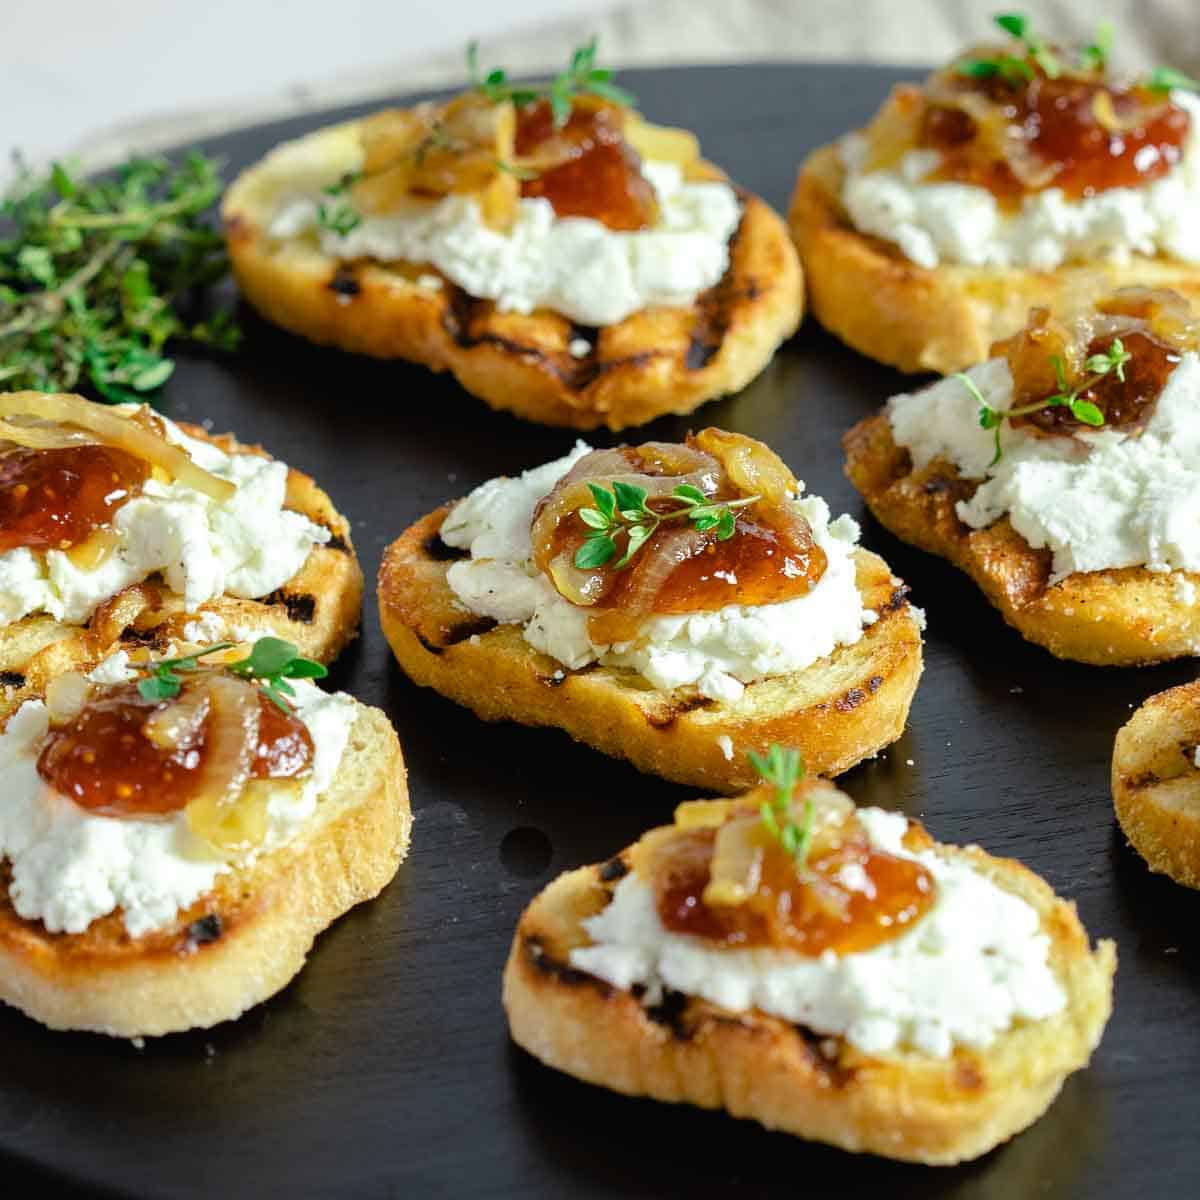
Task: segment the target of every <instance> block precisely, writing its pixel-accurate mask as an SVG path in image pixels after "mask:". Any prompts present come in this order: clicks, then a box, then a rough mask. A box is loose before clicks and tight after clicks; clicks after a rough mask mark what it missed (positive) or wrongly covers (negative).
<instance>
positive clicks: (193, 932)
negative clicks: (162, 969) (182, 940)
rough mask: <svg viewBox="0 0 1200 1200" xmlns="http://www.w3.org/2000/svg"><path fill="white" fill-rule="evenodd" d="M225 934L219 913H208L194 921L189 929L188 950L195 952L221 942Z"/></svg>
mask: <svg viewBox="0 0 1200 1200" xmlns="http://www.w3.org/2000/svg"><path fill="white" fill-rule="evenodd" d="M224 932H225V926H224V924H223V922H222V921H221V918H220V915H219V914H217V913H206V914H205V915H204V916H202V917H200V918H199V919H198V920H195V921H193V922H192V923H191V924H190V925H189V926H188V929H187V949H188V950H189V951H191V950H195V949H197V948H198V947H200V946H211V945H212V943H213V942H217V941H220V939H221V935H222V934H223V933H224Z"/></svg>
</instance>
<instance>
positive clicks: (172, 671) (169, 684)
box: [138, 637, 329, 713]
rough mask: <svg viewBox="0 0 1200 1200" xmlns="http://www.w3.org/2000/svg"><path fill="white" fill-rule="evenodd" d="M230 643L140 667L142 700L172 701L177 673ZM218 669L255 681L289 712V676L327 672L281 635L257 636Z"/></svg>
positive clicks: (317, 675) (188, 670)
mask: <svg viewBox="0 0 1200 1200" xmlns="http://www.w3.org/2000/svg"><path fill="white" fill-rule="evenodd" d="M234 644H235V643H233V642H220V643H219V644H217V645H215V646H209V647H208V648H207V649H205V650H197V651H196V653H195V654H185V655H183V656H181V657H180V658H164V659H162V660H161V661H159V662H156V663H149V664H147V665H146V667H145V668H143V669H144V670H145V671H146V672H147V673H146V675H145V677H144V678H142V679H140V680H139V681H138V692H139V693H140V695H141V696H142V698H143V699H145V700H174V699H175V697H176V696H178V695H179V690H180V688H181V687H182V686H183V680H182V679H181V678H180V674H181V673H182V674H189V673H191V672H194V671H198V670H199V669H200V660H201V659H202V658H207V657H208V656H209V655H210V654H219V653H221V652H222V651H224V650H232V649H233V647H234ZM222 669H223V670H225V671H229V672H230V673H231V674H233V675H240V676H241V677H242V678H243V679H251V680H254V681H255V682H257V684H258V686H259V687H260V688H261V689H262V692H263V694H264V695H265V696H266V697H267V699H268V700H270V701H271V703H272V704H274V705H275V707H276V708H278V709H280V710H281V711H282V712H285V713H290V712H291V711H292V705H291V702H290V697H292V696H294V695H295V694H296V692H295V689H294V688H293V687H292V685H291V684H290V683H288V680H289V679H323V678H324V677H325V676H326V675H328V674H329V672H328V671H327V670H326V669H325V667H323V666H322V665H321V664H320V663H319V662H314V661H313V660H312V659H311V658H304V657H302V656H301V654H300V651H299V650H298V649H297V648H296V647H295V646H293V645H292V643H291V642H285V641H284V640H283V639H282V638H277V637H264V638H259V640H258V641H257V642H255V643H254V645H253V646H252V647H251V650H250V653H249V654H248V655H247V656H246V657H245V658H239V659H238V660H237V661H236V662H231V663H224V664H223V665H222Z"/></svg>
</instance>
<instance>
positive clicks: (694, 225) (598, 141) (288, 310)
mask: <svg viewBox="0 0 1200 1200" xmlns="http://www.w3.org/2000/svg"><path fill="white" fill-rule="evenodd" d="M610 74H611V72H609V71H607V70H604V69H602V68H599V67H597V66H596V65H595V43H594V42H592V43H590V44H589V45H587V46H584V47H582V48H580V49H579V50H577V51H576V52H575V54H574V56H573V57H572V61H571V65H570V67H569V68H568V70H567V71H565V72H564V73H563V74H562V75H560V76H559V77H558V78H557V79H555V80H554V81H553V82H552V83H550V84H545V85H519V84H512V83H509V82H508V81H507V80H506V78H505V76H504V72H503V71H492V72H490V73H488V74H487V75H484V74H482V73H481V72H479V71H478V70H475V72H474V85H473V86H472V87H470V88H469V89H468V90H467V91H465V92H463V93H462V94H460V95H458V96H456V97H454V98H453V99H452V100H450V101H448V102H445V103H434V102H432V101H427V102H424V103H421V104H417V105H414V106H413V107H411V108H393V109H386V110H384V111H382V112H379V113H376V114H374V115H373V116H370V117H367V118H364V119H362V120H357V121H351V122H347V123H345V124H341V125H335V126H330V127H328V128H325V129H321V130H318V131H317V132H316V133H313V134H309V135H308V136H306V137H303V138H300V139H299V140H297V141H294V142H287V143H285V144H283V145H281V146H279V147H277V148H276V149H275V150H273V151H272V152H271V153H270V154H269V155H268V156H267V157H266V158H265V159H263V160H262V161H261V162H260V163H258V164H256V165H255V166H253V167H251V168H250V169H249V170H248V171H246V172H245V173H244V174H242V175H241V176H240V177H239V178H238V179H237V180H236V181H235V182H234V184H233V185H232V186H231V187H230V189H229V191H228V193H227V195H226V197H225V201H224V205H223V209H222V212H223V216H224V220H225V225H226V230H227V236H228V242H229V251H230V256H231V259H232V262H233V269H234V272H235V274H236V276H237V279H238V282H239V285H240V286H241V289H242V291H243V293H244V294H245V295H246V297H247V298H248V299H249V300H250V302H251V303H252V304H253V305H254V306H255V307H256V308H257V309H259V311H260V312H262V313H263V315H264V316H266V317H267V318H268V319H269V320H271V321H274V322H275V323H276V324H279V325H282V326H283V327H284V328H286V329H289V330H291V331H293V332H294V333H299V334H301V335H303V336H304V337H307V338H309V339H311V340H313V341H316V342H322V343H329V344H332V345H335V346H340V347H342V348H343V349H345V350H350V351H353V352H356V353H360V354H369V355H374V356H376V357H379V358H402V359H409V360H411V361H413V362H417V363H421V364H424V365H425V366H427V367H430V368H432V369H433V370H435V371H447V370H448V371H451V372H452V373H453V374H454V376H455V377H456V378H457V379H458V381H459V382H460V383H461V384H462V385H463V387H464V388H466V390H467V391H469V392H471V393H473V394H474V395H476V396H478V397H480V398H481V399H483V400H484V401H486V402H487V403H488V404H489V405H491V406H492V407H493V408H498V409H504V410H508V411H511V412H513V413H516V414H517V415H518V416H521V417H525V418H527V419H529V420H531V421H540V422H543V423H546V424H550V425H566V426H572V427H575V428H578V429H593V428H596V427H598V426H608V427H609V428H611V429H621V428H624V427H626V426H630V425H640V424H644V423H645V422H647V421H649V420H652V419H653V418H654V417H657V416H661V415H663V414H664V413H687V412H691V411H692V410H693V409H695V408H696V407H697V406H698V405H700V404H702V403H704V402H705V401H706V400H711V399H713V398H715V397H718V396H722V395H725V394H728V393H730V392H736V391H738V390H739V389H741V388H742V387H744V386H745V385H746V384H747V383H749V382H750V380H752V379H753V378H754V377H755V376H756V375H758V374H759V372H760V371H762V369H763V368H764V367H765V366H766V364H767V363H768V361H769V360H770V358H771V356H772V355H773V354H774V352H775V350H776V348H777V347H778V346H779V344H780V343H781V342H782V341H783V340H784V339H785V338H787V337H788V336H790V335H791V334H792V333H793V332H794V331H795V329H796V326H797V325H798V323H799V321H800V316H801V312H802V305H803V284H802V280H801V273H800V266H799V261H798V259H797V256H796V252H795V249H794V248H793V246H792V244H791V240H790V239H789V237H788V233H787V227H786V225H785V224H784V222H783V221H782V219H781V218H780V217H779V216H777V215H776V214H775V213H774V212H773V211H772V210H771V209H770V208H769V207H768V206H767V205H766V204H765V203H764V202H763V201H762V200H760V199H759V198H758V197H757V196H753V195H751V194H749V193H748V192H745V191H743V190H742V189H740V188H737V187H736V186H735V185H734V184H732V183H731V182H730V181H729V180H728V179H727V177H726V176H725V174H724V173H723V172H722V171H721V170H720V169H719V168H718V167H715V166H713V165H712V164H711V163H708V162H705V161H704V159H702V158H701V157H700V147H699V143H698V142H697V140H696V138H695V136H694V135H693V134H691V133H689V132H687V131H686V130H682V129H668V128H664V127H660V126H656V125H651V124H649V123H648V122H647V121H645V120H644V119H643V118H642V117H641V116H640V115H639V114H638V113H636V112H635V111H634V110H633V109H632V108H631V107H630V105H631V104H632V102H633V98H632V97H631V96H629V95H627V94H626V93H624V92H622V91H621V90H620V89H618V88H616V87H615V86H614V85H613V84H612V83H611V82H610ZM396 402H397V403H402V402H403V401H402V399H401V398H398V399H397V401H396Z"/></svg>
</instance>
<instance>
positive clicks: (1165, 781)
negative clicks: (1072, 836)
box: [1112, 681, 1200, 888]
mask: <svg viewBox="0 0 1200 1200" xmlns="http://www.w3.org/2000/svg"><path fill="white" fill-rule="evenodd" d="M1198 749H1200V681H1196V682H1194V683H1185V684H1182V685H1181V686H1180V687H1174V688H1171V689H1169V690H1168V691H1165V692H1159V694H1158V695H1157V696H1151V697H1150V699H1149V700H1147V701H1146V702H1145V704H1143V705H1142V706H1141V707H1140V708H1139V709H1138V710H1137V712H1135V713H1134V714H1133V716H1132V717H1130V718H1129V720H1128V721H1127V722H1126V723H1125V724H1124V725H1123V726H1121V728H1120V730H1118V732H1117V740H1116V743H1115V744H1114V746H1113V761H1112V791H1113V805H1114V807H1115V808H1116V812H1117V820H1118V821H1119V822H1120V824H1121V829H1122V830H1123V831H1124V833H1125V836H1126V837H1127V838H1128V839H1129V842H1130V844H1131V845H1132V846H1133V848H1134V849H1135V850H1136V851H1137V852H1138V853H1139V854H1140V855H1141V856H1142V857H1143V858H1144V859H1145V860H1146V862H1147V864H1148V865H1149V867H1150V869H1151V870H1152V871H1159V872H1161V873H1162V874H1164V875H1169V876H1170V877H1171V878H1172V879H1173V880H1175V882H1176V883H1182V884H1183V885H1184V886H1185V887H1190V888H1200V766H1197V765H1196V753H1197V750H1198Z"/></svg>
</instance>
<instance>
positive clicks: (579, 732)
mask: <svg viewBox="0 0 1200 1200" xmlns="http://www.w3.org/2000/svg"><path fill="white" fill-rule="evenodd" d="M449 511H450V506H449V505H446V506H444V507H442V508H439V509H438V510H437V511H436V512H433V513H430V515H429V516H427V517H425V518H424V519H423V520H421V521H418V522H417V523H416V524H415V525H413V526H412V527H411V528H410V529H408V530H407V531H406V532H405V533H404V534H403V535H402V536H401V537H400V538H399V539H398V540H397V541H395V542H394V543H393V544H392V545H391V546H389V547H388V549H387V550H386V551H385V553H384V557H383V563H382V565H381V567H380V571H379V613H380V620H381V621H382V623H383V631H384V634H385V635H386V637H387V639H388V642H389V644H390V645H391V647H392V652H393V653H394V654H395V655H396V659H397V661H398V662H399V663H400V666H401V667H402V668H403V669H404V671H405V673H406V674H407V675H408V676H409V677H410V678H411V679H412V680H413V681H414V682H416V683H418V684H420V685H421V686H422V687H431V688H433V689H434V690H435V691H437V692H440V693H441V694H442V695H443V696H448V697H449V698H450V699H451V700H455V701H457V702H458V703H459V704H463V705H465V706H466V707H467V708H470V709H472V710H473V711H474V712H475V713H476V714H477V715H478V716H480V717H482V718H483V719H484V720H485V721H501V720H509V721H517V722H519V723H521V724H524V725H550V726H555V727H557V728H559V729H563V730H565V731H566V732H567V733H569V734H570V735H571V737H573V738H575V739H576V740H577V741H581V742H584V743H586V744H587V745H589V746H592V747H594V748H595V749H597V750H600V751H603V752H604V753H605V754H611V755H614V756H615V757H617V758H624V759H628V760H629V761H630V762H631V763H633V764H634V766H636V767H638V768H639V769H640V770H643V771H647V772H649V773H651V774H654V775H661V776H663V777H664V778H666V779H674V780H677V781H679V782H680V783H691V784H696V785H697V786H703V787H711V788H714V789H716V790H718V791H726V792H732V791H738V790H740V789H742V788H745V787H748V786H749V785H750V784H751V783H753V782H754V773H753V771H752V770H751V769H750V768H749V766H748V764H747V760H746V751H747V750H756V751H759V752H760V753H765V752H766V750H767V748H768V746H769V745H770V744H771V742H780V743H786V744H787V745H793V746H796V747H798V748H800V749H801V750H802V751H803V753H804V759H805V762H806V763H807V764H808V768H809V770H810V771H812V772H813V773H814V774H819V775H836V774H838V773H839V772H841V771H845V770H848V769H849V768H850V767H852V766H853V765H854V764H855V763H857V762H860V761H861V760H862V759H864V758H867V757H869V756H870V755H872V754H875V753H876V752H877V751H879V750H881V749H882V748H883V747H884V746H887V745H889V744H890V743H891V742H894V741H895V740H896V738H898V737H899V736H900V734H901V733H902V732H903V729H904V724H905V721H906V720H907V717H908V709H909V705H910V704H911V703H912V697H913V693H914V692H915V690H916V687H917V680H918V679H919V678H920V675H921V666H922V661H921V632H920V627H919V625H918V619H917V617H916V616H915V615H914V612H913V610H912V608H911V606H910V605H909V603H908V600H907V594H908V589H907V587H905V586H904V585H903V584H902V583H900V581H899V580H898V579H896V578H895V577H894V576H893V575H892V573H891V571H890V570H889V569H888V567H887V564H886V563H884V562H883V560H882V559H880V558H878V557H876V556H875V555H874V554H871V553H869V552H867V551H865V550H857V551H855V560H856V563H857V569H858V580H857V582H858V587H859V590H860V591H861V593H862V595H863V603H864V605H865V606H866V607H868V608H872V609H874V610H875V611H876V612H877V613H878V614H879V619H878V620H877V621H876V622H875V623H874V624H873V625H870V626H868V627H867V629H865V630H864V632H863V637H862V639H861V640H860V641H858V642H856V643H855V644H854V645H852V646H841V647H839V648H838V649H837V650H835V651H834V652H833V654H831V655H830V656H829V657H827V658H824V659H821V660H819V661H818V662H816V663H814V664H813V665H812V666H810V667H807V668H806V669H805V670H803V671H797V672H794V673H793V674H790V675H782V676H778V677H776V678H772V679H763V680H760V681H758V682H757V683H751V684H749V685H748V686H747V688H746V690H745V692H744V693H743V695H742V697H741V699H739V700H737V701H735V702H732V703H721V702H717V701H713V700H707V699H705V698H703V697H701V696H699V695H698V694H697V693H696V692H695V690H694V689H679V690H677V691H675V692H662V691H658V690H655V689H654V688H653V687H651V685H650V684H649V683H648V682H647V681H646V680H645V679H644V678H643V677H642V676H641V675H639V674H638V673H637V672H635V671H632V670H627V669H620V668H614V667H605V666H599V665H596V664H593V665H591V666H588V667H584V668H582V669H580V670H576V671H571V670H566V669H564V668H563V667H562V666H561V664H560V663H558V662H556V661H555V660H554V659H552V658H549V657H547V656H546V655H544V654H541V653H539V652H538V651H536V650H534V649H533V647H532V646H530V645H529V643H528V642H526V641H525V639H524V637H523V636H522V634H521V630H520V628H519V627H518V626H516V625H497V624H496V623H495V622H493V621H490V620H487V619H481V618H479V617H477V616H474V615H473V614H471V613H468V612H466V611H464V609H463V607H462V606H461V604H460V603H459V602H458V600H457V598H456V597H455V595H454V592H453V591H452V590H451V588H450V586H449V584H448V583H447V582H446V570H447V565H448V564H447V561H446V560H447V558H448V557H452V556H453V554H454V552H453V551H450V550H449V549H448V548H447V547H446V546H445V545H444V544H443V543H442V542H441V539H440V537H439V536H438V534H439V530H440V529H441V527H442V522H443V521H444V520H445V518H446V516H447V514H448V513H449ZM724 739H728V741H725V740H724ZM722 745H724V749H722Z"/></svg>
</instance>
